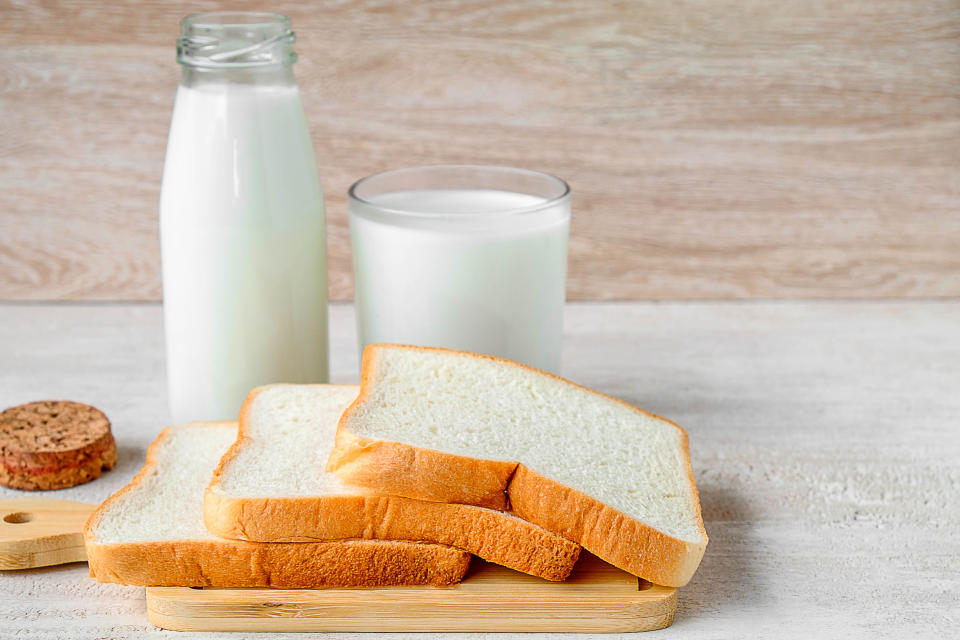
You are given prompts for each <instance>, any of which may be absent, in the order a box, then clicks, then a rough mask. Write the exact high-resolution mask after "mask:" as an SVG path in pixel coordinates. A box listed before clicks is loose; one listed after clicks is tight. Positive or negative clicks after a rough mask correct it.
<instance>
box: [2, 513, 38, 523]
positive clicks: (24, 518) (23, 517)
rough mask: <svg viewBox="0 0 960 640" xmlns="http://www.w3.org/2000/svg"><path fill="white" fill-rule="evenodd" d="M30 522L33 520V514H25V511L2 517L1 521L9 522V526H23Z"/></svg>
mask: <svg viewBox="0 0 960 640" xmlns="http://www.w3.org/2000/svg"><path fill="white" fill-rule="evenodd" d="M31 520H33V514H32V513H27V512H26V511H15V512H13V513H8V514H7V515H5V516H3V521H4V522H9V523H10V524H24V523H25V522H30V521H31Z"/></svg>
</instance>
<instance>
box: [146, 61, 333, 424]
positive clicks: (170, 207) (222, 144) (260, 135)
mask: <svg viewBox="0 0 960 640" xmlns="http://www.w3.org/2000/svg"><path fill="white" fill-rule="evenodd" d="M160 221H161V237H162V255H163V285H164V286H163V289H164V320H165V324H166V336H167V372H168V381H169V391H170V404H171V412H172V417H173V420H174V421H175V422H185V421H189V420H224V419H236V418H237V414H238V413H239V410H240V406H241V404H242V402H243V400H244V398H245V397H246V395H247V393H248V392H249V391H250V390H251V389H252V388H253V387H255V386H258V385H262V384H267V383H272V382H325V381H327V377H328V373H327V306H326V305H327V278H326V240H325V229H324V224H325V223H324V206H323V195H322V192H321V189H320V182H319V178H318V174H317V167H316V161H315V158H314V154H313V147H312V144H311V142H310V137H309V133H308V129H307V123H306V119H305V117H304V112H303V106H302V104H301V100H300V93H299V90H298V88H297V86H296V84H295V82H293V77H292V74H291V73H290V71H289V65H287V67H286V68H280V69H278V70H277V72H276V73H272V72H258V75H255V76H252V75H250V74H249V73H248V75H247V78H246V81H243V82H234V81H231V79H230V78H223V77H218V76H217V74H216V73H212V74H211V73H208V72H204V73H203V74H198V75H195V76H192V77H187V75H186V74H185V78H184V82H182V83H181V86H180V88H179V89H178V92H177V99H176V104H175V107H174V113H173V121H172V124H171V129H170V138H169V142H168V146H167V157H166V164H165V167H164V177H163V187H162V193H161V204H160Z"/></svg>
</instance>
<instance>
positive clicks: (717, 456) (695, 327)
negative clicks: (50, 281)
mask: <svg viewBox="0 0 960 640" xmlns="http://www.w3.org/2000/svg"><path fill="white" fill-rule="evenodd" d="M331 313H332V317H331V326H332V335H331V349H332V360H331V367H332V371H333V376H334V379H335V381H339V382H349V381H355V380H356V379H357V354H356V347H355V337H354V333H353V312H352V308H351V307H350V306H347V305H336V306H333V307H332V310H331ZM566 326H567V338H566V343H565V352H564V372H565V374H566V375H567V376H568V377H570V378H572V379H573V380H576V381H577V382H580V383H583V384H586V385H588V386H591V387H595V388H597V389H600V390H602V391H605V392H607V393H610V394H613V395H616V396H619V397H622V398H624V399H626V400H628V401H630V402H633V403H635V404H637V405H639V406H641V407H644V408H646V409H649V410H651V411H654V412H656V413H659V414H662V415H664V416H667V417H669V418H672V419H674V420H676V421H677V422H679V423H680V424H682V425H684V426H685V427H686V428H687V430H688V431H689V432H690V438H691V447H692V454H693V463H694V469H695V471H696V476H697V482H698V485H699V488H700V497H701V501H702V504H703V514H704V519H705V521H706V527H707V532H708V533H709V535H710V544H709V546H708V547H707V553H706V557H705V558H704V560H703V564H702V565H701V567H700V570H699V572H698V573H697V575H696V576H695V577H694V579H693V581H692V582H691V583H690V585H688V586H687V587H685V588H684V589H682V590H681V592H680V610H679V612H678V616H677V619H676V622H675V623H674V625H673V626H672V627H671V628H669V629H667V630H664V631H659V632H655V635H653V636H651V637H657V638H684V639H691V638H693V639H695V638H731V637H755V638H776V639H781V638H804V639H805V640H806V639H809V638H826V637H844V638H878V637H891V638H893V637H896V638H906V637H930V638H946V637H958V635H957V634H960V497H958V495H960V301H941V302H935V301H920V302H917V301H914V302H856V303H853V302H748V303H734V302H719V303H690V302H686V303H602V304H601V303H590V304H586V303H585V304H575V305H571V306H569V307H568V315H567V325H566ZM162 347H163V337H162V324H161V312H160V307H159V306H158V305H155V304H137V305H126V304H101V305H73V304H60V305H36V304H25V305H17V304H0V363H2V365H0V405H2V406H3V407H6V406H9V405H12V404H18V403H21V402H26V401H30V400H37V399H47V398H60V399H74V400H78V401H83V402H88V403H91V404H93V405H96V406H98V407H100V408H101V409H103V410H104V411H105V412H106V413H107V415H108V416H109V417H110V419H111V420H112V422H113V428H114V433H115V435H116V438H117V442H118V445H119V450H120V459H119V462H118V464H117V467H116V468H115V469H114V471H112V472H110V473H109V474H107V475H105V476H104V477H103V478H101V479H99V480H97V481H95V482H93V483H91V484H89V485H85V486H81V487H77V488H74V489H69V490H64V491H58V492H52V493H50V494H48V495H50V496H55V497H58V498H68V499H76V500H85V501H89V502H98V501H101V500H103V499H104V498H106V497H107V496H108V495H109V494H110V493H112V492H113V491H115V490H116V489H118V488H119V487H120V486H122V485H123V484H125V483H126V482H127V481H128V480H129V479H130V477H131V476H132V475H133V474H134V472H135V471H136V470H137V469H138V468H139V466H140V464H141V463H142V461H143V457H144V452H145V449H146V446H147V444H149V442H150V441H151V440H152V439H153V438H154V436H155V435H156V434H157V432H158V431H159V430H160V428H161V427H162V426H164V424H165V423H166V422H167V409H166V389H165V384H164V365H163V352H162ZM23 495H26V494H24V493H21V492H17V491H13V490H8V489H2V488H0V498H10V497H16V496H23ZM908 632H909V633H910V635H907V633H908ZM196 635H197V637H211V636H204V635H202V634H196ZM218 635H227V634H218ZM330 635H336V636H342V635H343V636H345V635H348V634H330ZM393 635H396V636H397V637H399V636H406V635H411V634H393ZM412 635H416V634H412ZM72 636H77V637H90V638H93V637H97V638H99V637H109V638H127V637H130V638H132V637H137V638H168V639H169V638H179V637H184V638H186V637H192V636H193V634H175V633H173V632H165V631H160V630H157V629H155V628H154V627H151V626H150V625H149V624H147V622H146V614H145V609H144V597H143V589H142V588H135V587H122V586H116V585H100V584H97V583H95V582H93V581H92V580H90V579H89V578H88V577H87V571H86V565H82V564H75V565H70V566H65V567H58V568H50V569H36V570H30V571H20V572H7V573H4V574H0V638H7V637H24V638H27V637H29V638H41V639H42V638H64V637H72ZM257 637H259V638H264V637H267V636H263V635H259V636H257ZM290 637H303V636H296V635H291V636H290ZM356 637H369V636H356ZM423 637H424V638H429V637H431V636H426V635H425V636H423ZM526 637H529V636H526ZM558 637H566V636H558Z"/></svg>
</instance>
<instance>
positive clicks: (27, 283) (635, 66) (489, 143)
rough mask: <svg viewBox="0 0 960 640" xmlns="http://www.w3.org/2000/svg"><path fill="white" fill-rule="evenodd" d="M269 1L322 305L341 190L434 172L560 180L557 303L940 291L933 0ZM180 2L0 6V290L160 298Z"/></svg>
mask: <svg viewBox="0 0 960 640" xmlns="http://www.w3.org/2000/svg"><path fill="white" fill-rule="evenodd" d="M216 6H219V4H218V3H216V2H211V3H205V4H204V6H203V8H205V9H210V8H215V7H216ZM225 6H226V5H225ZM261 6H262V5H256V3H253V2H247V1H241V2H232V3H229V7H230V8H243V7H255V8H259V7H261ZM272 7H273V8H275V9H276V10H279V11H284V12H286V13H288V14H289V15H290V16H291V17H292V18H293V23H294V28H295V29H296V30H297V32H298V34H299V42H298V45H297V48H298V51H299V53H300V57H301V62H300V63H298V65H297V73H298V77H299V81H300V85H301V87H302V89H303V92H304V100H305V104H306V108H307V111H308V116H309V120H310V126H311V132H312V135H313V138H314V143H315V147H316V150H317V154H318V158H319V162H320V167H321V171H322V175H323V178H324V183H325V189H326V192H327V202H328V216H329V245H330V282H331V295H332V297H333V298H334V299H348V298H350V297H351V295H352V285H351V276H350V267H349V242H348V237H347V226H346V204H345V192H346V189H347V187H348V186H349V184H350V183H351V182H352V181H354V180H356V179H358V178H360V177H362V176H364V175H367V174H370V173H373V172H376V171H380V170H384V169H388V168H396V167H401V166H410V165H418V164H431V163H445V162H469V163H489V164H512V165H520V166H525V167H530V168H534V169H540V170H545V171H549V172H552V173H555V174H557V175H560V176H562V177H564V178H566V179H567V180H568V181H569V182H570V183H571V185H572V188H573V191H574V205H573V206H574V216H573V227H572V236H571V243H570V271H569V286H568V294H569V297H570V298H571V299H617V298H620V299H637V298H659V299H670V298H685V299H688V298H755V297H772V298H781V297H880V296H893V297H898V296H907V297H909V296H958V295H960V251H958V248H960V145H958V144H957V140H958V139H960V1H958V0H925V1H922V2H918V1H916V0H869V1H868V0H857V1H852V2H833V1H830V0H809V1H799V0H797V1H792V2H776V1H774V0H720V1H717V0H690V1H687V2H681V3H674V2H657V1H654V0H649V1H641V0H636V1H617V0H599V1H597V2H589V3H587V2H581V3H575V2H564V1H554V2H536V1H534V0H523V1H518V2H509V3H504V2H496V1H494V0H455V1H445V2H429V3H426V2H405V3H400V2H387V1H383V0H363V1H360V2H324V3H309V4H308V3H291V2H286V3H284V2H281V3H279V4H277V5H272ZM196 8H197V6H196V5H190V4H187V3H182V2H160V1H159V0H147V1H142V2H120V3H89V2H81V1H80V0H66V1H63V2H48V1H44V2H41V1H39V0H26V1H24V2H19V3H15V4H0V35H2V38H0V121H2V123H3V125H2V129H0V299H14V300H50V299H68V300H157V299H159V297H160V275H159V247H158V238H157V236H158V234H157V219H156V216H157V201H158V194H159V185H160V177H161V169H162V160H163V153H164V146H165V139H166V133H167V128H168V126H169V117H170V111H171V108H172V102H173V95H174V90H175V87H176V83H177V78H178V68H177V66H176V64H175V62H174V50H173V42H174V38H175V36H176V32H177V21H178V19H179V18H180V17H181V16H182V15H184V14H186V13H188V12H189V11H191V10H195V9H196Z"/></svg>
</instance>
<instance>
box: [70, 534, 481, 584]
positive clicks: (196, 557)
mask: <svg viewBox="0 0 960 640" xmlns="http://www.w3.org/2000/svg"><path fill="white" fill-rule="evenodd" d="M86 551H87V562H88V563H89V565H90V576H91V577H92V578H96V579H97V580H98V581H99V582H115V583H119V584H127V585H138V586H166V587H235V588H240V587H276V588H282V589H312V588H319V587H382V586H392V585H432V586H438V587H440V586H449V585H452V584H456V583H457V582H459V581H460V580H461V579H462V578H463V576H464V574H465V573H466V572H467V568H468V567H469V564H470V554H469V553H466V552H463V551H460V550H459V549H454V548H452V547H444V546H440V545H435V544H417V543H413V542H387V541H370V540H362V541H340V542H305V543H288V544H284V543H280V542H277V543H259V542H243V541H240V540H178V541H170V542H167V541H154V542H131V543H121V544H97V543H96V542H88V543H87V544H86Z"/></svg>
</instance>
